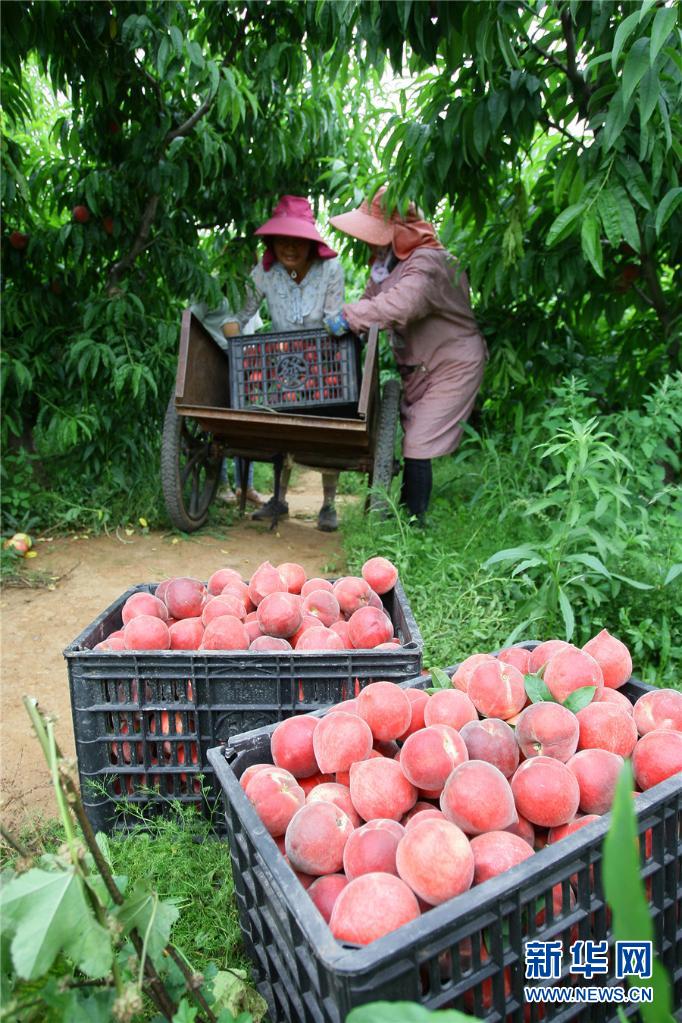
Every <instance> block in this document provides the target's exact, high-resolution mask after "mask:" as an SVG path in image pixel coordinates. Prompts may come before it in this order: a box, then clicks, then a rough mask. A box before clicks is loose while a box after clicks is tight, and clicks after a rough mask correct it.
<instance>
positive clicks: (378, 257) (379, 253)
mask: <svg viewBox="0 0 682 1023" xmlns="http://www.w3.org/2000/svg"><path fill="white" fill-rule="evenodd" d="M392 256H393V249H392V248H391V246H390V245H385V246H384V247H383V248H381V249H377V250H376V251H375V253H374V262H373V263H372V269H371V270H370V276H371V278H372V280H373V281H374V283H375V284H381V282H382V281H385V280H386V278H387V277H388V275H389V274H390V272H391V270H392V269H393V267H392V266H390V265H389V264H390V263H391V260H392Z"/></svg>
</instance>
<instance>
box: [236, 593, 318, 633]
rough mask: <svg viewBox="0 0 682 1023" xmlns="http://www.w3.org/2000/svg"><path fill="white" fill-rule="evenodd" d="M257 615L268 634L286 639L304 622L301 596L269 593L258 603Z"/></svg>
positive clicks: (262, 628) (262, 627) (263, 629)
mask: <svg viewBox="0 0 682 1023" xmlns="http://www.w3.org/2000/svg"><path fill="white" fill-rule="evenodd" d="M216 599H218V598H216ZM257 615H258V622H259V623H260V627H261V630H262V631H263V632H264V633H265V634H266V635H267V636H278V637H280V638H281V639H286V638H287V637H288V636H293V634H294V633H295V632H297V631H298V630H299V629H300V627H301V625H302V623H303V614H302V611H301V598H300V597H299V596H297V595H296V594H295V593H281V592H278V591H275V592H274V593H268V594H267V595H266V596H265V597H263V599H262V600H261V602H260V604H259V605H258V610H257Z"/></svg>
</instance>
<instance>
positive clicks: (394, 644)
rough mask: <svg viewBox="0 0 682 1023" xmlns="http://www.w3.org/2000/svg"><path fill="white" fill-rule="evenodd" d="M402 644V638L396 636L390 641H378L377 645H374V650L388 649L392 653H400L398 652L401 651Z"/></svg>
mask: <svg viewBox="0 0 682 1023" xmlns="http://www.w3.org/2000/svg"><path fill="white" fill-rule="evenodd" d="M401 646H402V644H401V642H400V640H399V639H397V638H394V639H389V641H388V643H377V645H376V646H375V647H372V650H387V651H390V652H391V653H394V654H398V653H400V647H401Z"/></svg>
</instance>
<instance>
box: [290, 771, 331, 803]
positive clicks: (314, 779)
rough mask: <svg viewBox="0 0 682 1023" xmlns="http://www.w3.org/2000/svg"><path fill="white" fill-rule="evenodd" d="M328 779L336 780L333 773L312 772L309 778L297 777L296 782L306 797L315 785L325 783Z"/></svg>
mask: <svg viewBox="0 0 682 1023" xmlns="http://www.w3.org/2000/svg"><path fill="white" fill-rule="evenodd" d="M328 781H336V777H335V775H333V774H322V773H321V772H318V773H317V774H313V775H311V776H310V778H299V779H298V784H299V785H300V786H301V788H302V789H303V791H304V792H305V794H306V799H307V797H308V796H309V795H310V793H311V792H312V791H313V789H314V788H315V787H316V786H317V785H326V784H327V782H328Z"/></svg>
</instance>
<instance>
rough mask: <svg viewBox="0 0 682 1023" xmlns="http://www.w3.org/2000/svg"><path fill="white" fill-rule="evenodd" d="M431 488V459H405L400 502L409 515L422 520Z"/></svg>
mask: <svg viewBox="0 0 682 1023" xmlns="http://www.w3.org/2000/svg"><path fill="white" fill-rule="evenodd" d="M432 486H433V473H432V471H431V459H430V458H405V459H404V467H403V483H402V488H401V491H400V500H401V503H402V504H404V505H405V506H406V507H407V510H408V511H409V513H410V515H416V516H417V517H418V518H423V516H424V515H425V514H426V509H427V508H428V506H429V500H430V498H431V487H432Z"/></svg>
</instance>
